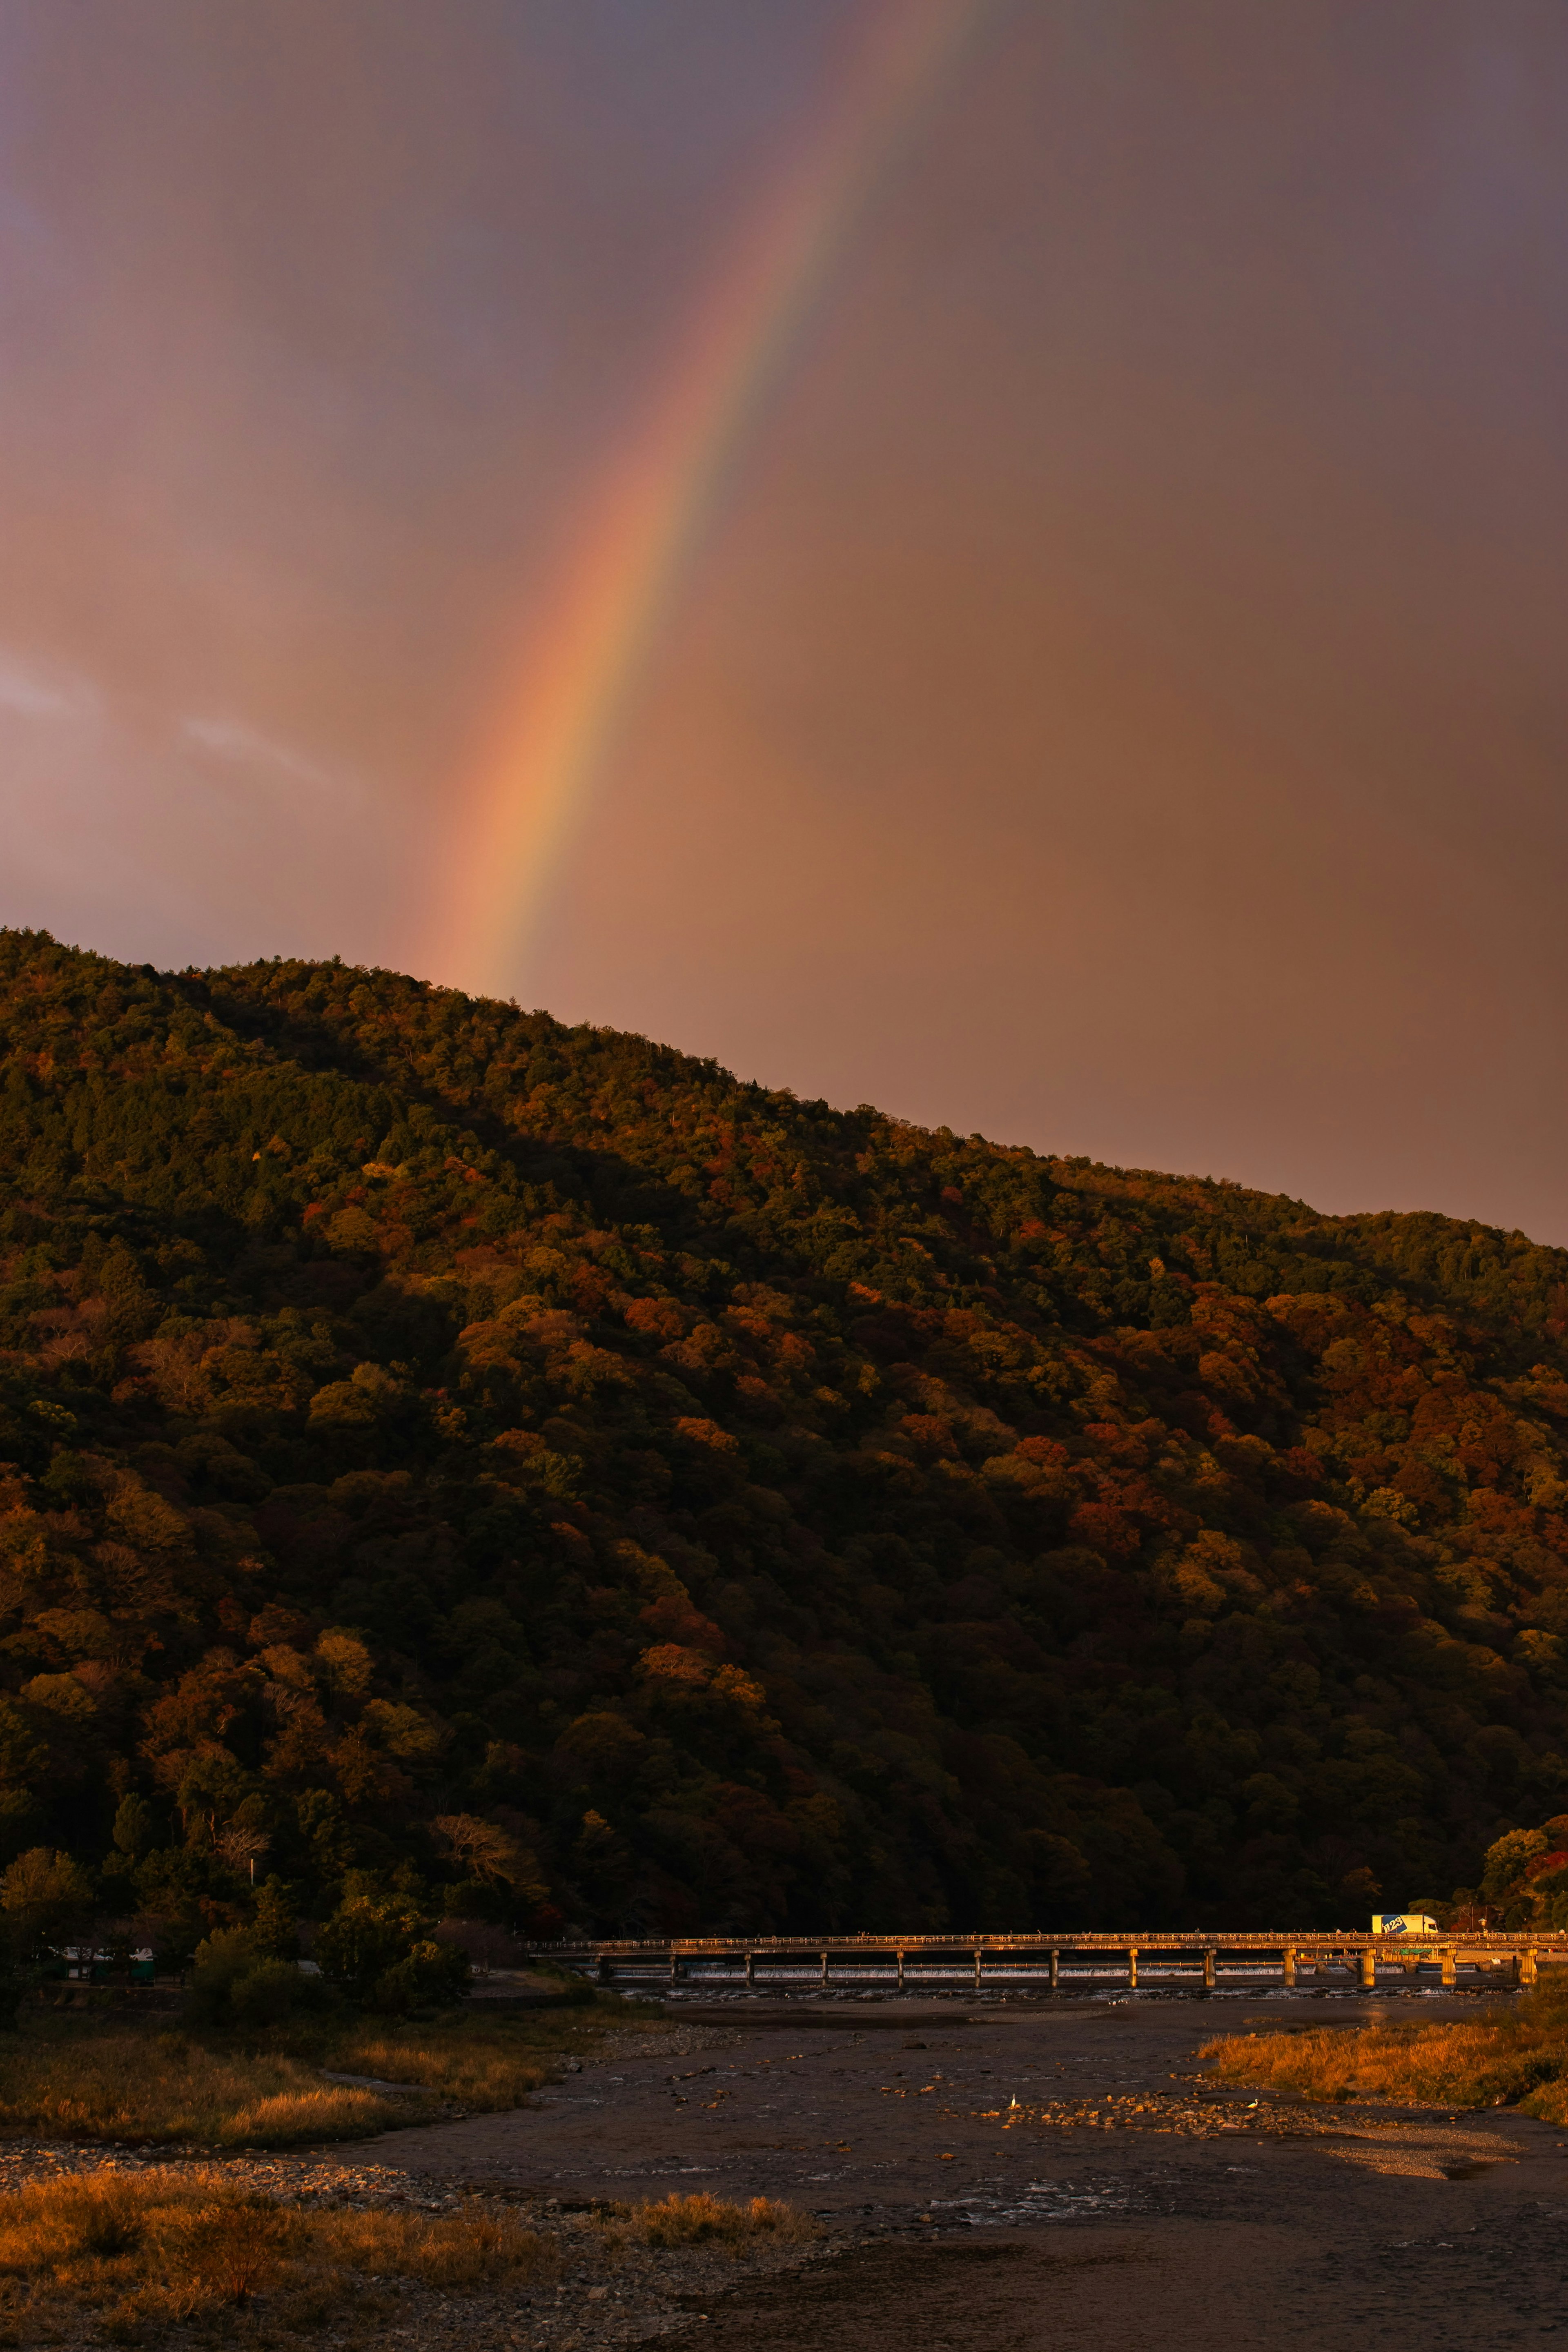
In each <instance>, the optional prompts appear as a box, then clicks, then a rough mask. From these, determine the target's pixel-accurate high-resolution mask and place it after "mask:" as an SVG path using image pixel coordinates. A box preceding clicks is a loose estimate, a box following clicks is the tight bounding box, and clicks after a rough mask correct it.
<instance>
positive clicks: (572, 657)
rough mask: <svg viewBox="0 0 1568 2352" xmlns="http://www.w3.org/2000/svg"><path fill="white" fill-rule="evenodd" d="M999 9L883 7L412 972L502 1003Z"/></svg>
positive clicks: (723, 292) (697, 332) (568, 599)
mask: <svg viewBox="0 0 1568 2352" xmlns="http://www.w3.org/2000/svg"><path fill="white" fill-rule="evenodd" d="M997 5H998V0H895V5H890V6H884V7H882V8H880V9H879V10H878V11H877V13H876V14H875V15H874V16H873V17H872V18H871V20H870V22H869V24H868V26H867V29H866V33H865V37H864V38H863V41H862V43H861V45H860V47H859V51H858V56H857V58H855V60H854V63H853V66H852V68H851V70H850V72H849V73H848V75H847V78H846V80H845V82H844V84H843V86H842V88H841V89H840V91H839V94H838V98H837V104H836V105H835V106H834V107H833V108H832V110H831V111H830V113H829V116H828V118H827V120H826V121H825V122H824V123H823V124H822V125H821V126H820V128H819V129H818V131H817V132H816V136H815V137H814V139H813V141H812V142H811V145H810V147H809V150H808V152H806V153H805V155H804V156H803V157H801V158H800V159H798V160H797V161H796V163H795V166H794V168H793V169H792V170H791V171H790V172H789V173H787V174H786V175H785V176H784V180H783V183H782V184H780V185H779V186H778V187H777V188H776V189H775V190H774V191H773V194H772V196H771V199H770V200H769V201H767V202H766V203H764V205H763V206H762V207H761V208H760V211H759V214H758V215H757V217H756V219H755V220H754V221H753V222H752V224H751V226H750V227H749V229H748V231H747V233H746V234H745V235H744V236H743V237H742V241H741V244H740V247H739V249H738V251H737V252H736V254H735V255H734V257H733V258H732V260H731V265H730V267H729V268H728V269H727V270H726V271H725V272H724V273H723V274H722V276H721V279H720V281H719V283H718V284H717V286H716V287H715V289H713V291H712V292H711V294H710V297H709V299H707V300H706V301H705V302H704V303H703V304H702V305H701V306H700V309H699V311H698V313H697V316H696V317H695V319H694V320H692V322H691V324H690V327H689V331H688V332H687V334H686V335H685V337H684V338H683V339H682V341H681V343H680V346H679V352H678V356H677V361H676V363H675V365H674V367H673V368H672V369H671V371H670V373H669V375H668V379H667V381H666V383H665V384H664V386H663V388H662V391H661V394H659V396H658V398H657V399H656V400H655V402H654V403H653V404H652V406H651V409H650V413H649V415H648V416H647V422H646V424H645V425H644V427H643V429H642V430H641V432H640V433H638V434H637V436H635V438H634V439H633V441H632V442H631V443H630V444H629V446H627V447H626V449H625V450H624V452H623V453H622V454H621V456H620V457H619V458H618V460H617V461H616V463H614V464H613V465H612V466H611V467H609V468H608V469H607V471H606V474H605V477H604V478H603V479H602V480H601V481H600V483H599V484H598V486H597V488H596V491H595V494H594V495H593V496H592V498H591V499H590V501H589V505H588V509H587V512H586V513H585V515H584V520H583V525H582V529H581V530H580V532H579V534H578V537H577V541H576V545H575V548H574V552H573V553H572V554H571V555H570V556H569V557H568V558H567V560H566V562H565V563H564V565H563V571H562V575H561V578H560V580H559V583H558V585H557V587H556V590H555V593H553V595H552V597H551V599H550V605H549V610H548V612H547V614H546V616H545V618H544V620H543V622H542V625H541V626H540V627H539V629H538V631H537V632H536V633H535V634H534V635H533V636H532V638H531V642H530V643H529V644H528V645H527V646H526V647H525V648H524V652H523V656H522V662H521V672H520V675H519V677H518V680H517V682H516V684H515V686H514V687H513V688H511V689H510V691H509V692H508V693H507V694H506V695H505V697H504V698H503V700H502V705H501V711H500V719H499V723H498V724H497V725H495V726H494V727H493V728H492V729H491V730H490V731H489V747H488V750H487V751H486V752H485V753H484V755H483V756H482V758H481V759H480V761H479V763H478V769H477V772H476V773H475V774H473V775H472V776H470V777H469V778H468V779H467V780H465V782H463V783H462V784H461V786H460V787H459V789H458V793H457V795H456V799H457V808H456V811H455V829H454V832H453V834H452V835H451V836H450V837H451V839H452V841H453V845H454V854H453V856H452V857H451V859H450V861H449V863H448V866H447V872H446V874H445V877H444V878H443V880H442V881H441V883H440V884H439V886H438V888H437V895H436V898H435V902H434V905H433V908H432V914H433V920H432V924H431V928H430V936H429V938H428V940H427V943H426V949H425V952H424V954H423V956H422V958H421V961H422V963H423V965H424V967H425V969H426V970H427V971H430V972H431V973H432V974H433V976H435V977H437V978H438V979H441V980H443V981H448V982H458V983H459V984H461V985H463V986H465V987H468V988H472V989H476V990H480V991H483V992H487V993H504V992H506V991H507V989H508V987H509V986H510V985H515V983H516V980H517V976H518V969H519V964H520V961H521V958H522V956H523V954H524V953H525V952H526V948H527V944H528V942H529V941H530V940H531V937H532V936H533V933H534V931H535V929H536V926H537V922H538V918H539V914H540V909H541V906H542V901H543V898H544V897H545V894H546V892H547V890H548V888H549V887H550V884H551V881H552V877H553V875H554V874H555V872H556V869H557V867H558V866H559V863H560V860H561V856H562V854H563V850H564V849H565V847H566V845H567V844H568V841H569V838H570V835H571V833H572V831H573V829H574V826H575V824H576V823H577V821H578V820H579V818H580V816H581V814H582V813H583V810H584V806H585V804H586V803H587V802H588V800H589V798H590V796H591V794H592V792H593V788H594V785H595V782H596V780H597V778H598V777H599V775H600V774H601V772H602V771H603V769H604V766H605V761H606V758H607V756H608V754H609V752H610V751H611V749H612V747H613V744H614V741H615V739H616V733H617V731H618V730H619V728H620V726H621V724H622V722H623V720H624V719H625V717H626V712H627V709H628V706H629V704H630V701H631V698H632V697H633V695H634V694H635V692H636V690H637V685H638V683H639V682H640V680H641V678H642V677H643V675H644V672H645V670H646V668H647V663H648V659H649V656H650V655H651V653H652V652H653V649H654V647H655V646H656V644H657V641H658V636H659V634H660V631H661V628H662V625H663V623H664V621H665V618H666V616H667V614H668V610H669V607H670V604H671V602H672V599H673V597H674V595H675V593H676V592H677V591H678V589H679V584H680V582H681V580H682V578H683V576H684V574H685V572H686V569H687V567H688V565H689V561H690V559H691V556H692V554H693V552H694V551H695V549H696V548H697V546H698V544H699V543H700V540H701V538H702V535H703V532H704V530H705V529H706V528H707V526H708V524H709V522H710V520H711V518H712V515H713V512H714V509H715V506H716V504H717V502H718V500H719V499H720V497H721V493H722V490H723V488H724V484H725V481H726V478H727V477H728V475H729V473H730V471H731V467H732V465H733V462H734V459H735V457H736V455H737V453H738V450H739V448H740V446H741V444H742V441H743V440H744V438H745V436H746V433H747V430H748V428H749V426H750V425H751V424H752V420H753V419H754V417H755V416H756V415H757V413H758V410H759V408H760V406H761V404H762V403H763V400H764V398H765V397H766V394H767V393H768V390H769V388H770V386H771V385H772V384H773V383H774V381H775V380H776V378H777V376H778V373H779V372H780V370H781V368H782V366H783V365H784V362H785V361H786V359H787V357H788V354H789V352H790V350H791V348H792V346H793V345H794V343H795V341H796V340H797V339H798V336H799V334H800V331H801V329H802V327H803V325H804V324H805V321H806V319H807V317H808V314H809V313H810V311H811V310H812V307H813V306H814V304H815V303H816V300H817V299H818V298H819V297H820V295H821V293H822V291H823V289H824V287H825V286H826V281H827V279H828V278H829V276H830V274H831V271H832V269H833V266H834V264H835V262H836V260H837V257H838V256H839V255H840V254H841V253H842V251H843V249H844V247H845V244H846V241H847V237H848V236H849V235H850V233H851V231H852V230H853V228H854V226H855V225H856V223H857V221H858V219H859V217H860V216H861V215H862V213H863V211H864V209H865V207H866V205H867V203H868V199H869V198H870V196H871V195H872V194H873V193H874V192H875V190H876V188H877V186H878V184H879V181H880V180H881V179H882V178H883V176H884V175H885V173H887V171H888V169H889V165H890V164H891V163H893V162H894V160H895V159H896V157H897V156H898V154H899V153H900V151H901V150H902V149H903V147H904V146H905V144H906V142H908V140H909V139H910V137H911V135H912V134H913V132H914V131H915V130H916V129H917V128H918V126H919V124H920V121H921V118H922V116H923V115H924V113H925V112H926V110H927V109H928V107H929V106H930V105H931V102H932V100H934V99H935V98H936V97H937V96H938V94H939V93H940V92H941V90H942V88H943V86H944V84H945V82H946V81H947V79H949V77H950V76H951V74H952V71H953V69H954V68H955V67H956V66H957V64H958V62H959V60H960V58H962V56H963V52H964V49H965V47H966V46H967V44H968V43H969V42H970V41H971V40H972V38H973V36H974V34H975V33H976V31H977V29H978V28H979V26H980V25H981V23H982V20H983V19H984V17H986V16H989V15H991V14H993V13H994V10H995V8H996V6H997Z"/></svg>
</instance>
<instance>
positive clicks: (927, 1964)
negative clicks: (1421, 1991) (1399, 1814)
mask: <svg viewBox="0 0 1568 2352" xmlns="http://www.w3.org/2000/svg"><path fill="white" fill-rule="evenodd" d="M529 1951H530V1954H531V1958H534V1959H538V1960H543V1961H548V1962H549V1963H550V1964H551V1965H552V1966H553V1967H555V1968H565V1969H574V1970H576V1971H577V1972H578V1973H580V1974H582V1975H584V1976H586V1977H588V1978H590V1979H592V1980H593V1981H594V1982H595V1983H597V1984H601V1985H625V1986H626V1987H628V1988H631V1987H637V1986H641V1987H644V1988H653V1987H658V1988H662V1989H666V1990H668V1987H670V1986H672V1985H676V1986H685V1987H686V1988H688V1989H689V1990H710V1991H713V1992H721V1991H733V1990H742V1989H743V1990H762V1989H763V1988H766V1989H767V1990H772V1991H775V1992H797V1993H798V1992H808V1991H816V1992H822V1991H826V1990H829V1989H837V1990H839V1991H841V1992H851V1991H853V1992H860V1993H879V1992H911V1991H930V1992H938V1991H956V1990H960V1989H962V1990H965V1991H970V1992H991V1993H1001V1992H1008V1991H1017V1992H1030V1993H1038V1992H1049V1993H1058V1992H1067V1991H1075V1992H1087V1991H1090V1990H1102V1989H1104V1988H1106V1987H1107V1986H1113V1985H1124V1986H1128V1987H1131V1988H1134V1989H1135V1988H1137V1987H1138V1986H1140V1985H1142V1986H1145V1987H1148V1988H1153V1987H1159V1988H1160V1989H1162V1990H1173V1991H1174V1990H1188V1991H1206V1992H1213V1991H1215V1990H1218V1989H1219V1988H1220V1987H1221V1986H1222V1985H1226V1984H1234V1985H1236V1986H1237V1987H1240V1986H1242V1985H1244V1984H1246V1985H1255V1984H1258V1983H1275V1984H1282V1985H1285V1986H1288V1987H1294V1988H1301V1987H1306V1988H1308V1989H1316V1990H1354V1989H1357V1988H1359V1989H1360V1990H1363V1991H1364V1992H1372V1991H1374V1990H1376V1989H1377V1987H1378V1985H1379V1984H1394V1983H1397V1984H1400V1985H1403V1986H1405V1987H1406V1988H1411V1987H1414V1986H1417V1985H1422V1984H1425V1985H1426V1986H1427V1987H1440V1986H1444V1985H1449V1986H1453V1987H1454V1988H1455V1989H1456V1990H1502V1989H1504V1988H1511V1987H1513V1986H1529V1985H1532V1984H1534V1983H1535V1981H1536V1979H1537V1975H1538V1973H1539V1971H1540V1969H1542V1968H1543V1967H1552V1966H1556V1967H1561V1966H1564V1965H1568V1931H1563V1932H1556V1931H1553V1932H1552V1933H1551V1934H1542V1933H1540V1932H1535V1933H1531V1934H1528V1935H1491V1934H1487V1935H1469V1934H1456V1933H1439V1934H1436V1935H1432V1936H1405V1935H1390V1936H1374V1935H1372V1934H1370V1933H1369V1934H1364V1935H1362V1934H1353V1933H1350V1932H1348V1931H1345V1930H1343V1929H1340V1928H1335V1929H1333V1930H1332V1931H1331V1932H1330V1931H1324V1930H1321V1929H1301V1930H1300V1931H1295V1930H1291V1931H1286V1932H1274V1931H1269V1932H1267V1933H1266V1932H1262V1931H1258V1932H1252V1933H1245V1934H1230V1933H1228V1932H1227V1933H1223V1934H1222V1933H1221V1932H1219V1931H1218V1930H1216V1929H1213V1928H1204V1929H1201V1930H1198V1929H1194V1930H1190V1931H1185V1932H1163V1933H1162V1932H1151V1933H1149V1934H1146V1935H1145V1934H1134V1935H1124V1934H1118V1935H1098V1934H1097V1935H1062V1934H1052V1933H1049V1932H1047V1933H1043V1934H1037V1935H1025V1936H676V1937H653V1938H642V1939H637V1938H625V1937H609V1938H602V1937H592V1938H582V1939H578V1940H575V1941H571V1942H565V1943H558V1944H540V1943H536V1944H531V1945H530V1947H529Z"/></svg>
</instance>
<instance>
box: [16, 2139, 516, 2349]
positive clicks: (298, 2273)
mask: <svg viewBox="0 0 1568 2352" xmlns="http://www.w3.org/2000/svg"><path fill="white" fill-rule="evenodd" d="M558 2269H559V2257H558V2255H557V2253H556V2252H555V2249H554V2247H553V2246H552V2244H551V2242H550V2241H549V2240H548V2239H545V2238H542V2237H540V2236H538V2235H536V2234H535V2233H534V2232H533V2231H529V2230H525V2229H523V2228H522V2227H521V2225H520V2224H519V2223H517V2222H515V2221H511V2220H510V2219H508V2218H506V2217H503V2216H498V2215H495V2214H491V2213H485V2212H480V2213H476V2214H473V2215H467V2214H465V2215H458V2216H456V2217H453V2218H449V2219H448V2218H441V2219H434V2218H433V2219H428V2220H426V2219H425V2218H424V2217H422V2216H420V2215H417V2214H408V2213H383V2212H366V2213H345V2212H322V2213H310V2212H308V2211H297V2210H291V2209H290V2208H288V2207H286V2206H282V2205H279V2203H278V2202H277V2201H276V2200H275V2199H272V2198H270V2197H266V2196H262V2195H258V2194H256V2193H254V2192H252V2191H247V2190H246V2189H243V2188H239V2187H237V2186H234V2185H232V2184H230V2183H228V2182H227V2181H226V2179H225V2178H224V2176H223V2174H222V2173H221V2172H218V2171H213V2170H201V2171H193V2170H189V2169H181V2170H179V2171H156V2172H142V2173H122V2172H112V2171H107V2170H106V2171H102V2172H92V2173H84V2174H78V2175H75V2176H73V2177H70V2178H68V2179H63V2180H56V2181H49V2182H47V2183H39V2184H37V2185H35V2186H32V2187H29V2188H26V2189H21V2190H20V2191H19V2192H18V2193H17V2194H16V2196H15V2197H13V2198H10V2199H8V2200H6V2201H5V2206H4V2208H3V2209H0V2332H3V2333H4V2335H5V2337H6V2338H8V2340H9V2341H11V2342H13V2343H16V2342H24V2341H27V2340H36V2339H37V2336H38V2335H40V2334H42V2335H46V2336H47V2334H49V2333H51V2332H54V2331H57V2330H60V2329H62V2328H66V2327H68V2326H69V2324H70V2322H71V2321H73V2320H75V2321H77V2322H78V2323H79V2322H80V2321H81V2320H82V2319H83V2318H85V2317H86V2316H87V2315H89V2314H90V2315H92V2316H93V2317H94V2318H96V2320H97V2321H98V2324H99V2326H100V2328H101V2329H102V2331H103V2332H104V2334H106V2335H107V2336H109V2337H110V2339H111V2340H113V2341H118V2342H121V2343H134V2342H138V2341H141V2340H143V2339H145V2338H148V2337H153V2338H155V2337H157V2336H161V2335H162V2334H163V2332H164V2331H165V2330H167V2329H169V2328H171V2327H176V2326H178V2327H188V2326H191V2325H192V2324H193V2323H196V2324H198V2325H200V2324H201V2323H204V2322H205V2323H206V2324H207V2326H208V2327H216V2328H217V2329H218V2330H219V2331H220V2332H222V2333H224V2334H228V2333H230V2332H232V2326H233V2322H234V2318H235V2315H236V2314H237V2313H239V2312H241V2311H243V2310H245V2309H246V2308H247V2306H252V2305H258V2304H263V2305H265V2306H266V2309H265V2316H266V2317H268V2319H272V2320H276V2322H277V2323H278V2325H279V2327H280V2328H281V2330H282V2331H283V2333H284V2334H285V2335H286V2336H287V2335H292V2334H293V2333H294V2332H295V2331H296V2330H298V2329H300V2328H301V2327H309V2326H315V2325H318V2324H319V2323H320V2322H321V2320H322V2319H324V2318H326V2317H327V2316H328V2315H342V2313H343V2312H344V2311H345V2309H348V2310H353V2308H354V2307H355V2306H358V2307H359V2308H360V2310H361V2311H362V2313H370V2314H372V2315H374V2311H375V2310H376V2309H377V2308H378V2307H379V2308H382V2309H384V2307H385V2304H384V2298H381V2299H380V2302H379V2305H378V2298H377V2295H376V2292H375V2290H376V2287H377V2285H378V2284H379V2283H380V2282H382V2281H384V2280H386V2279H389V2278H404V2279H409V2280H413V2281H415V2282H416V2283H418V2284H423V2285H426V2286H428V2287H431V2288H435V2289H438V2290H440V2291H442V2292H443V2293H451V2292H458V2293H461V2292H463V2291H465V2290H468V2291H470V2292H472V2291H479V2290H482V2289H484V2288H485V2287H487V2286H489V2285H492V2284H497V2283H499V2282H500V2281H502V2280H506V2279H511V2280H524V2281H526V2280H531V2279H543V2278H549V2277H553V2276H554V2274H555V2273H556V2272H557V2270H558Z"/></svg>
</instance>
